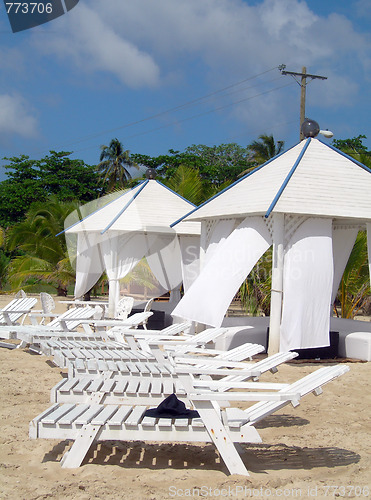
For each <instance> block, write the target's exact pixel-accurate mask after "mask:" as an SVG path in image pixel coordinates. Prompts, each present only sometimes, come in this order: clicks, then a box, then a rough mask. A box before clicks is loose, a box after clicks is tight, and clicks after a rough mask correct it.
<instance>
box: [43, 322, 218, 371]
mask: <svg viewBox="0 0 371 500" xmlns="http://www.w3.org/2000/svg"><path fill="white" fill-rule="evenodd" d="M225 331H226V329H225V328H212V329H210V330H207V331H206V330H205V332H202V333H201V334H198V335H195V336H191V337H185V340H184V342H182V346H181V347H180V350H179V354H182V353H185V352H186V351H187V349H189V348H192V347H196V346H200V345H205V344H206V343H207V342H210V341H212V340H215V339H216V338H217V337H218V336H220V335H221V334H223V333H225ZM101 345H105V346H106V347H105V348H104V349H102V348H101ZM110 346H111V347H110ZM40 350H41V352H44V354H48V355H53V356H54V358H53V361H54V363H55V364H56V365H58V366H60V367H61V368H64V367H69V366H70V365H71V364H73V363H74V362H75V361H77V360H90V359H103V360H110V361H121V360H122V361H127V360H128V359H131V358H130V357H129V356H128V353H127V351H133V352H140V353H143V354H146V355H147V357H146V358H144V357H143V358H142V359H147V360H149V359H153V360H154V359H155V355H156V353H157V355H158V356H159V357H158V358H157V359H158V361H160V362H164V363H167V362H168V360H166V359H165V358H164V356H160V351H159V350H158V351H151V350H150V349H147V350H142V349H140V347H139V346H138V345H137V344H136V343H134V346H133V347H131V346H130V345H128V344H124V343H122V342H120V343H119V342H113V341H109V340H108V341H105V342H99V341H82V340H81V341H80V340H79V341H66V340H56V341H50V340H45V341H40Z"/></svg>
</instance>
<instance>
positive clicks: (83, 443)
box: [61, 424, 102, 469]
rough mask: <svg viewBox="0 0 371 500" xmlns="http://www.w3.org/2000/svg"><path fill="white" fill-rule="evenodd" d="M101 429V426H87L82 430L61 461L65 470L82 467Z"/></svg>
mask: <svg viewBox="0 0 371 500" xmlns="http://www.w3.org/2000/svg"><path fill="white" fill-rule="evenodd" d="M101 427H102V426H101V425H92V424H86V425H84V426H83V427H82V428H81V430H80V432H79V435H78V436H77V437H76V439H75V442H74V443H73V445H72V447H71V449H70V450H69V451H68V452H67V453H66V454H65V455H64V456H63V458H62V460H61V466H62V467H63V468H64V469H75V468H77V467H80V465H81V463H82V461H83V460H84V458H85V456H86V454H87V452H88V451H89V448H90V446H91V445H92V443H93V441H94V439H95V438H96V436H97V434H98V432H99V430H100V429H101Z"/></svg>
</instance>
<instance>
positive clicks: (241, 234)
mask: <svg viewBox="0 0 371 500" xmlns="http://www.w3.org/2000/svg"><path fill="white" fill-rule="evenodd" d="M271 244H272V241H271V236H270V234H269V231H268V228H267V226H266V224H265V223H264V221H263V218H262V217H246V219H245V220H244V221H243V222H242V223H241V224H240V225H239V226H238V227H237V228H236V229H235V230H234V231H233V232H232V233H231V235H230V236H229V237H228V238H227V239H226V240H225V241H224V242H223V243H221V244H220V245H218V248H217V249H216V250H215V252H214V254H213V256H212V257H211V258H210V260H209V261H208V262H207V263H206V264H205V266H204V268H203V269H202V270H201V273H200V275H199V277H198V278H197V279H196V281H194V283H193V284H192V285H191V287H190V288H189V290H188V291H187V292H186V293H185V295H184V297H183V298H182V300H181V301H180V302H179V304H178V305H177V307H176V308H175V309H174V311H173V313H172V314H173V315H174V316H178V317H181V318H185V319H188V320H191V321H196V322H198V323H203V324H206V325H211V326H215V327H219V326H220V325H221V323H222V321H223V318H224V315H225V313H226V311H227V309H228V307H229V304H230V303H231V301H232V299H233V297H234V295H235V294H236V292H237V291H238V289H239V287H240V285H241V283H242V282H243V280H244V279H245V278H246V277H247V275H248V274H249V273H250V271H251V270H252V268H253V267H254V265H255V264H256V262H257V261H258V260H259V258H260V257H261V256H262V255H263V253H264V252H265V251H266V250H267V249H268V248H269V247H270V245H271Z"/></svg>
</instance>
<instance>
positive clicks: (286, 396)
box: [30, 365, 348, 476]
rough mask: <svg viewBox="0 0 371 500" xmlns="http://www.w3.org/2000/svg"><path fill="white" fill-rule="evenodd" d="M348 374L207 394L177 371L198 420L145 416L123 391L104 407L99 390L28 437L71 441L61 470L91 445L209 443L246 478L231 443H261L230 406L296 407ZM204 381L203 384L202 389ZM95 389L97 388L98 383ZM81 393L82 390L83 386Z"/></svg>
mask: <svg viewBox="0 0 371 500" xmlns="http://www.w3.org/2000/svg"><path fill="white" fill-rule="evenodd" d="M327 368H329V369H327ZM347 369H348V367H346V366H344V365H343V366H338V367H325V368H323V369H321V374H317V372H315V373H314V374H311V375H312V377H311V376H307V377H305V378H304V379H302V380H301V381H298V382H296V383H295V384H291V385H288V384H265V383H256V382H252V383H248V382H245V383H243V382H239V383H237V384H236V385H235V387H234V389H241V388H242V389H244V392H241V391H237V392H235V391H231V392H228V393H226V392H224V391H221V392H219V391H218V390H215V389H214V390H210V386H208V385H207V384H208V383H210V381H200V380H197V381H192V379H191V378H190V377H189V375H187V374H186V373H184V372H182V370H180V372H179V375H180V377H181V380H182V382H185V383H184V384H183V389H184V392H183V393H182V394H181V395H180V397H183V396H184V397H185V400H186V401H187V402H191V403H192V405H193V407H194V408H195V409H196V410H197V411H198V413H199V417H200V418H195V419H192V420H191V419H188V418H181V419H171V418H166V419H165V418H154V417H148V416H145V411H146V409H147V403H148V401H147V403H143V404H142V403H141V402H140V398H139V399H138V397H137V396H136V395H134V396H133V398H131V397H130V396H129V395H128V391H127V386H125V388H124V389H122V391H123V392H121V395H123V394H124V397H125V398H126V400H125V404H120V400H119V399H118V400H117V403H118V404H102V399H103V396H104V395H105V394H106V391H100V392H99V390H97V391H93V392H91V395H90V396H89V400H88V402H86V403H65V404H58V403H56V404H54V405H53V406H52V407H51V408H49V409H47V410H46V411H44V412H43V413H42V414H41V415H39V416H38V417H36V418H35V419H34V420H32V421H31V423H30V437H31V438H33V439H36V438H46V439H63V440H64V439H69V440H74V444H73V446H72V447H71V449H70V451H69V452H68V453H67V454H66V455H65V456H64V457H63V459H62V467H65V468H75V467H79V466H80V465H81V463H82V461H83V460H84V458H85V456H86V453H87V452H88V450H89V448H90V446H91V445H92V443H93V442H94V441H104V440H117V441H135V440H146V441H156V442H159V441H160V442H161V441H166V442H168V441H171V442H212V443H214V444H215V446H216V448H217V449H218V451H219V453H220V455H221V457H222V459H223V460H224V462H225V464H226V466H227V468H228V470H229V472H230V473H231V474H241V475H245V476H248V475H249V473H248V471H247V469H246V467H245V465H244V463H243V462H242V459H241V457H240V456H239V454H238V452H237V449H236V447H235V446H234V443H259V442H261V438H260V436H259V434H258V432H257V430H256V429H255V428H254V427H253V424H252V421H253V420H252V419H251V418H250V417H249V410H247V411H246V412H244V411H242V418H241V416H240V415H239V413H240V412H241V410H239V412H233V411H229V412H228V406H229V402H231V401H233V402H241V403H242V402H251V401H258V402H259V403H258V404H259V405H260V406H263V405H267V406H268V405H269V404H272V405H273V410H272V411H273V412H274V411H276V407H277V408H278V407H281V405H285V404H288V403H290V402H291V403H292V404H293V405H294V406H297V405H298V404H299V402H300V398H301V395H302V394H306V393H307V392H308V391H309V390H310V391H314V392H315V393H316V394H319V393H320V392H321V386H322V385H323V384H325V383H327V382H328V381H330V380H333V379H334V378H336V377H338V376H340V375H342V374H343V373H345V372H346V371H347ZM319 371H320V370H318V372H319ZM241 375H242V373H241ZM309 378H310V379H311V380H310V382H308V379H309ZM126 382H127V383H128V384H129V383H130V381H125V383H126ZM202 382H204V383H205V389H204V388H202V387H200V384H201V383H202ZM212 383H213V384H214V386H215V388H216V389H217V387H218V386H220V385H221V384H222V382H219V381H213V382H212ZM228 383H229V382H228ZM302 385H304V386H305V388H303V387H302ZM96 386H97V387H98V384H96ZM121 387H124V385H122V386H121ZM81 389H82V390H84V388H83V387H81ZM120 390H121V389H119V388H118V387H117V385H116V392H117V394H116V396H115V397H116V398H120ZM125 390H126V393H125ZM130 390H135V391H136V393H135V394H137V391H138V389H130ZM140 390H142V392H143V394H144V397H148V398H150V395H149V393H148V389H145V388H144V387H142V388H141V389H140ZM146 391H147V392H146ZM110 392H112V390H111V389H110ZM135 398H136V399H135ZM149 401H151V399H149ZM219 403H220V404H221V406H220V405H219ZM254 406H257V405H254ZM223 407H226V408H227V411H224V410H223ZM266 414H268V413H267V412H266ZM262 418H263V417H262ZM229 419H230V420H229Z"/></svg>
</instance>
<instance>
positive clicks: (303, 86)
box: [278, 64, 327, 141]
mask: <svg viewBox="0 0 371 500" xmlns="http://www.w3.org/2000/svg"><path fill="white" fill-rule="evenodd" d="M285 68H286V65H285V64H281V66H278V69H279V70H280V71H281V74H282V75H291V76H292V77H293V78H294V80H295V81H296V82H297V83H298V84H299V85H300V87H301V93H300V140H301V141H302V140H303V139H304V136H303V133H302V131H301V125H302V123H303V121H304V120H305V94H306V88H307V78H310V80H316V79H317V80H327V76H320V75H311V74H309V73H307V68H306V67H305V66H303V68H302V70H301V73H296V72H295V71H286V70H285ZM299 76H300V81H299V80H298V79H297V77H299Z"/></svg>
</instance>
